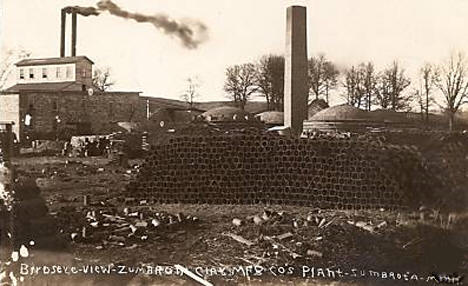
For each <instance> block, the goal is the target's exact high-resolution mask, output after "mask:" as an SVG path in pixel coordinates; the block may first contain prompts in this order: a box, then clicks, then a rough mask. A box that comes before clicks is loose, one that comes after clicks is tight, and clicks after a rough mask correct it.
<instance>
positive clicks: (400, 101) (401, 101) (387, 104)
mask: <svg viewBox="0 0 468 286" xmlns="http://www.w3.org/2000/svg"><path fill="white" fill-rule="evenodd" d="M410 84H411V80H410V79H409V77H407V76H406V75H405V70H404V69H403V68H401V67H400V66H399V64H398V62H397V61H394V62H393V63H392V65H391V66H390V67H388V68H387V69H385V70H384V71H383V72H382V73H381V75H380V77H379V80H378V84H377V89H376V91H377V93H376V98H375V103H376V104H377V105H379V106H380V107H381V108H383V109H391V110H395V111H396V110H402V109H408V108H409V106H410V101H411V96H410V95H408V94H404V93H403V91H404V90H405V89H406V88H407V87H408V86H409V85H410Z"/></svg>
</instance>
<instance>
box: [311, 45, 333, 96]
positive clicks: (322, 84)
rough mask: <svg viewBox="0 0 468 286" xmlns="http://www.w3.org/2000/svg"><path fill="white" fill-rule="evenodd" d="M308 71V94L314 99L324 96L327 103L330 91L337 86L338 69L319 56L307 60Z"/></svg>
mask: <svg viewBox="0 0 468 286" xmlns="http://www.w3.org/2000/svg"><path fill="white" fill-rule="evenodd" d="M308 70H309V94H310V95H312V96H315V99H318V98H319V97H320V96H324V97H325V100H326V101H327V103H328V100H329V93H330V91H331V90H333V89H335V88H336V87H337V85H338V76H339V74H340V73H339V71H338V69H337V68H336V66H335V65H334V64H333V63H332V62H331V61H329V60H327V59H326V58H325V55H323V54H320V55H319V56H317V57H312V58H310V59H309V68H308ZM311 100H312V99H311ZM311 100H309V101H311Z"/></svg>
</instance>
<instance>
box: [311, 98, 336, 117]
mask: <svg viewBox="0 0 468 286" xmlns="http://www.w3.org/2000/svg"><path fill="white" fill-rule="evenodd" d="M329 107H330V106H329V105H328V103H327V102H326V101H325V100H323V99H322V98H319V99H314V100H312V102H311V103H310V104H309V106H308V108H307V110H308V111H307V118H309V119H310V118H312V116H314V115H315V114H316V113H317V112H319V111H321V110H324V109H325V108H329Z"/></svg>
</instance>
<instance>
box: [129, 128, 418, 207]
mask: <svg viewBox="0 0 468 286" xmlns="http://www.w3.org/2000/svg"><path fill="white" fill-rule="evenodd" d="M419 167H420V158H419V156H418V154H417V152H415V151H414V150H413V149H412V148H408V147H400V146H396V145H390V144H382V143H381V142H380V141H379V140H375V139H370V138H367V137H346V136H343V137H342V138H338V137H327V136H312V137H311V138H307V139H292V138H288V137H281V136H277V135H252V134H245V135H242V134H236V135H232V134H231V135H213V136H181V137H176V138H172V139H171V140H170V141H169V142H168V143H167V144H165V145H161V146H157V147H153V148H152V149H151V151H150V154H149V156H148V157H147V159H146V161H145V163H144V164H143V165H142V166H141V168H140V173H139V175H138V177H137V179H136V180H135V181H134V182H132V183H131V184H130V185H129V186H128V191H129V192H130V193H127V195H129V196H132V197H135V198H137V199H146V200H154V201H156V202H160V203H210V204H257V203H270V204H295V205H310V206H320V207H331V208H339V209H363V208H385V209H398V208H401V207H402V206H404V205H405V200H406V199H407V196H406V195H404V194H405V191H406V190H407V189H409V188H413V187H414V182H413V178H414V176H417V175H418V174H416V173H417V172H418V171H419V169H418V168H419Z"/></svg>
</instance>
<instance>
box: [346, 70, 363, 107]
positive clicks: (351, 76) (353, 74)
mask: <svg viewBox="0 0 468 286" xmlns="http://www.w3.org/2000/svg"><path fill="white" fill-rule="evenodd" d="M362 76H363V75H362V72H361V70H360V69H359V68H357V67H355V66H352V67H351V68H349V69H347V70H346V71H345V74H344V81H343V87H345V88H346V95H345V99H346V101H347V103H348V104H349V105H353V106H356V107H360V106H361V104H362V102H363V97H364V93H363V89H362V82H363V77H362Z"/></svg>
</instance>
